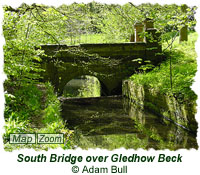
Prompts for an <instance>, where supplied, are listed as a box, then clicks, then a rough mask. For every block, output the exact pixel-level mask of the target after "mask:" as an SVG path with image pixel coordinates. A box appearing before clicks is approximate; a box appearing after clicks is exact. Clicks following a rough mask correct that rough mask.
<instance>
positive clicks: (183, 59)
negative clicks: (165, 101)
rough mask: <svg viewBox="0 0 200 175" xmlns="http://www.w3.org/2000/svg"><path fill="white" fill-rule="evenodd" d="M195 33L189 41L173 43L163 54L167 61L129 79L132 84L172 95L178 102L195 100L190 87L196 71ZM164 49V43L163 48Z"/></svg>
mask: <svg viewBox="0 0 200 175" xmlns="http://www.w3.org/2000/svg"><path fill="white" fill-rule="evenodd" d="M196 40H197V33H190V35H189V41H187V42H181V43H179V41H178V38H177V39H176V40H175V42H174V43H173V47H172V50H171V52H170V50H169V49H168V50H167V51H166V53H165V55H166V57H167V59H166V61H164V62H163V63H161V64H160V65H159V66H157V67H155V68H154V69H153V70H152V71H149V72H142V73H137V74H134V75H132V76H131V77H130V79H131V80H133V81H134V83H137V84H141V85H144V86H147V87H149V88H154V89H157V90H159V91H160V92H161V93H164V94H172V95H173V96H175V97H176V98H177V99H178V100H179V101H188V100H189V101H191V100H196V98H197V96H196V94H195V93H194V92H193V91H192V89H191V85H192V83H193V82H194V79H193V78H194V76H195V73H196V71H197V61H196V58H197V54H196V52H195V42H196ZM165 47H166V43H165V44H164V45H163V48H165ZM170 56H171V59H172V88H171V83H170V59H169V58H170Z"/></svg>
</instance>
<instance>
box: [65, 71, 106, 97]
mask: <svg viewBox="0 0 200 175" xmlns="http://www.w3.org/2000/svg"><path fill="white" fill-rule="evenodd" d="M107 93H108V92H107V88H106V86H105V85H104V84H103V83H102V82H101V81H100V80H99V79H98V78H96V77H95V76H91V75H81V76H78V77H76V78H73V79H72V80H70V81H69V82H67V83H66V85H65V87H64V90H63V96H64V97H79V98H84V97H100V96H105V95H107Z"/></svg>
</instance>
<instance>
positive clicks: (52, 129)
mask: <svg viewBox="0 0 200 175" xmlns="http://www.w3.org/2000/svg"><path fill="white" fill-rule="evenodd" d="M41 87H42V90H41V89H40V88H41ZM42 92H43V93H42ZM5 97H6V109H5V113H4V115H5V120H6V123H5V133H4V135H3V138H4V143H5V149H6V150H10V151H12V150H13V149H19V148H25V147H29V148H30V147H32V148H34V149H40V150H41V149H45V150H47V149H48V148H57V147H59V146H61V147H62V148H64V149H69V148H71V147H72V143H71V142H70V137H71V135H72V131H70V130H68V129H66V127H65V123H64V121H63V120H62V118H61V116H60V102H59V100H58V99H57V97H56V95H55V94H54V92H53V87H52V86H51V85H50V83H47V84H45V85H40V86H38V87H37V86H36V85H29V86H27V87H23V88H21V89H19V90H18V91H17V92H16V96H13V95H10V94H5ZM42 99H43V100H42ZM36 116H39V117H36ZM35 120H40V121H39V122H40V123H43V125H40V126H38V127H32V126H33V124H34V123H35V122H36V121H35ZM34 132H35V133H64V134H65V140H67V142H66V144H63V145H31V146H30V145H29V146H27V145H23V146H22V145H21V146H19V145H16V146H15V145H9V144H8V141H9V134H10V133H34Z"/></svg>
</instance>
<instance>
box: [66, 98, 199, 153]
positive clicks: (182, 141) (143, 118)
mask: <svg viewBox="0 0 200 175" xmlns="http://www.w3.org/2000/svg"><path fill="white" fill-rule="evenodd" d="M62 115H63V118H64V120H65V121H66V124H67V127H68V128H69V129H71V130H74V138H73V141H74V143H75V147H79V148H82V149H89V148H102V149H109V150H113V149H116V148H121V147H124V148H126V149H138V148H143V149H150V148H153V149H156V150H161V149H170V150H177V149H181V148H184V149H190V148H195V149H197V148H198V144H197V141H196V136H195V135H193V134H192V133H190V132H188V131H187V130H185V129H183V128H181V127H180V126H177V125H175V124H174V123H172V122H165V119H164V118H162V117H160V116H159V117H158V116H156V115H154V114H152V113H150V112H148V111H144V110H142V109H141V108H139V107H138V106H136V105H134V104H133V103H130V102H129V101H128V100H127V99H126V98H123V97H121V96H110V97H92V98H67V99H65V100H63V102H62Z"/></svg>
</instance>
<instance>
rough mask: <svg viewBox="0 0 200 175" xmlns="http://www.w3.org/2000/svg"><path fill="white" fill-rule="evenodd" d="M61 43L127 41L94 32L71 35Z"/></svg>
mask: <svg viewBox="0 0 200 175" xmlns="http://www.w3.org/2000/svg"><path fill="white" fill-rule="evenodd" d="M63 42H64V43H63V44H67V45H78V44H88V43H90V44H91V43H92V44H96V43H120V42H127V41H126V39H125V38H112V36H109V35H107V34H102V33H95V34H82V35H79V36H73V37H71V38H66V39H65V40H64V41H63Z"/></svg>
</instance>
